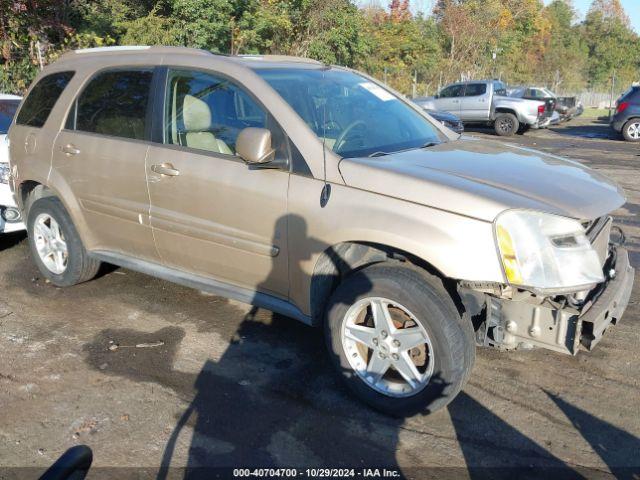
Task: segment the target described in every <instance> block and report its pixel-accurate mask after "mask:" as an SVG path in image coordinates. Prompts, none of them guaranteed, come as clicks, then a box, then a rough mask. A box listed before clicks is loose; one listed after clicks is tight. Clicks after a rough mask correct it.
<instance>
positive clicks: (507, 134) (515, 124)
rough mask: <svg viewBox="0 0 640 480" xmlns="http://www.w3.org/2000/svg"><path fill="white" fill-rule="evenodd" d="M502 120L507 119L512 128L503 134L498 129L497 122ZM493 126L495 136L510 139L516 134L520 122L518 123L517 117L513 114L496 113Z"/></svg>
mask: <svg viewBox="0 0 640 480" xmlns="http://www.w3.org/2000/svg"><path fill="white" fill-rule="evenodd" d="M502 118H509V119H510V120H511V121H512V124H513V128H512V129H511V131H509V132H503V131H502V130H501V129H500V128H499V127H498V122H499V121H500V119H502ZM493 125H494V127H493V129H494V131H495V132H496V134H497V135H499V136H501V137H511V136H513V135H515V134H516V133H517V132H518V129H519V128H520V122H519V121H518V117H516V116H515V115H514V114H513V113H498V114H497V115H496V119H495V121H494V124H493Z"/></svg>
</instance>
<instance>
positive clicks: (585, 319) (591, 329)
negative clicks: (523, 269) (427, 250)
mask: <svg viewBox="0 0 640 480" xmlns="http://www.w3.org/2000/svg"><path fill="white" fill-rule="evenodd" d="M611 230H612V220H611V217H603V218H601V219H598V220H597V221H595V222H593V224H592V225H589V228H588V237H589V240H590V241H591V244H592V245H593V247H594V249H595V250H596V251H597V252H598V255H599V256H600V258H601V260H602V268H603V273H604V278H605V280H604V282H602V283H600V284H598V285H596V286H595V287H594V288H592V289H591V290H588V291H583V292H578V293H573V294H569V295H556V296H540V295H539V294H536V293H533V292H530V291H527V290H522V289H518V288H513V287H510V286H504V285H493V286H490V285H478V284H475V285H474V284H469V283H468V284H464V283H462V284H460V294H461V296H462V298H463V303H464V304H465V306H467V307H468V308H469V309H470V311H471V312H472V313H473V312H474V311H475V322H474V323H475V326H476V336H477V337H476V338H477V342H478V344H479V345H481V346H490V347H495V348H499V349H505V350H511V349H516V348H533V347H542V348H546V349H549V350H553V351H556V352H562V353H568V354H571V355H575V354H577V353H578V351H579V350H580V349H584V350H592V349H593V348H594V347H595V345H596V344H597V343H598V342H599V341H600V340H601V339H602V336H603V335H604V333H605V332H606V331H607V329H608V328H609V327H610V326H612V325H616V324H617V322H618V321H619V320H620V318H621V316H622V314H623V312H624V310H625V308H626V307H627V304H628V303H629V298H630V296H631V290H632V288H633V281H634V274H635V272H634V269H633V268H632V267H631V265H630V263H629V255H628V253H627V251H626V250H625V249H624V248H622V244H623V242H624V235H623V234H622V232H621V231H620V230H619V229H618V237H619V238H617V239H616V240H615V241H611Z"/></svg>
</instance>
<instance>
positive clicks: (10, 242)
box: [0, 232, 27, 252]
mask: <svg viewBox="0 0 640 480" xmlns="http://www.w3.org/2000/svg"><path fill="white" fill-rule="evenodd" d="M26 238H27V234H26V232H11V233H4V234H1V233H0V252H2V251H3V250H7V249H9V248H12V247H15V246H16V245H18V244H19V243H20V242H22V241H23V240H26Z"/></svg>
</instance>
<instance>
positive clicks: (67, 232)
mask: <svg viewBox="0 0 640 480" xmlns="http://www.w3.org/2000/svg"><path fill="white" fill-rule="evenodd" d="M42 213H46V214H47V215H50V216H51V217H52V218H53V219H54V220H55V221H56V222H58V225H59V226H60V230H61V231H62V233H63V235H64V239H65V242H66V244H67V268H66V269H65V270H64V272H62V273H60V274H56V273H53V272H51V271H50V270H49V269H48V268H47V267H46V266H45V264H44V263H43V262H42V260H41V259H40V255H39V254H38V250H37V249H36V245H35V237H34V234H33V225H34V223H35V220H36V218H37V217H38V215H40V214H42ZM27 232H28V237H29V248H30V250H31V255H32V257H33V259H34V261H35V263H36V265H37V267H38V270H40V273H41V274H42V276H43V277H45V278H46V279H48V280H49V281H50V282H51V283H53V284H54V285H56V286H59V287H67V286H70V285H75V284H76V283H78V282H79V280H80V278H81V277H82V272H83V269H84V262H85V255H86V252H85V250H84V247H83V245H82V241H81V240H80V236H79V235H78V232H77V230H76V228H75V226H74V225H73V222H72V221H71V218H70V217H69V214H68V213H67V210H66V209H65V208H64V205H63V204H62V202H61V201H60V200H59V199H58V198H56V197H43V198H40V199H38V200H36V201H35V202H33V204H32V205H31V206H30V208H29V213H28V216H27Z"/></svg>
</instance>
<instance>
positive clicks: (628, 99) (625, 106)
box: [611, 86, 640, 142]
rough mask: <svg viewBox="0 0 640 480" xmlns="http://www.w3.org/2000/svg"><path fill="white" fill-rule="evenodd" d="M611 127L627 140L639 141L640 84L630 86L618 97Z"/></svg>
mask: <svg viewBox="0 0 640 480" xmlns="http://www.w3.org/2000/svg"><path fill="white" fill-rule="evenodd" d="M611 128H613V130H615V131H616V132H618V133H622V136H623V137H624V139H625V140H627V141H628V142H640V86H635V87H631V88H630V89H629V90H627V92H626V93H625V94H624V95H623V96H622V97H620V98H619V99H618V102H617V103H616V113H615V115H614V116H613V118H612V119H611Z"/></svg>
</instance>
